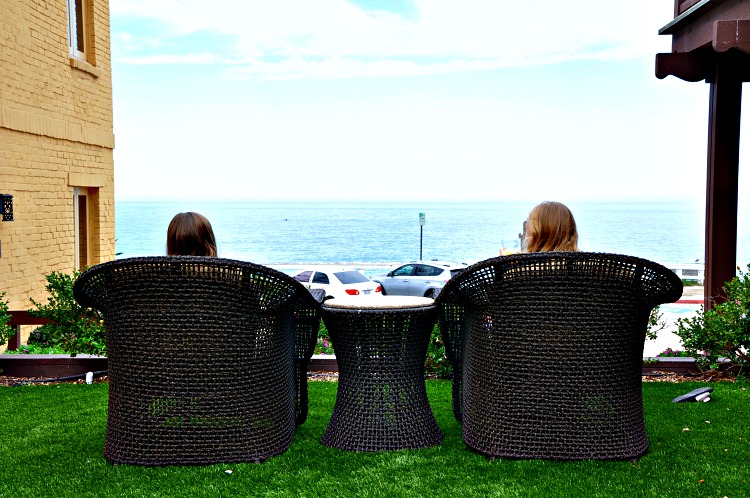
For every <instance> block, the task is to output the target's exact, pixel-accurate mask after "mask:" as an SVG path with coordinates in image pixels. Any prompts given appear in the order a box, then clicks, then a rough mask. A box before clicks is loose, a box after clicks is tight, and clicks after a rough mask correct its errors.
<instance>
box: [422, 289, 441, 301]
mask: <svg viewBox="0 0 750 498" xmlns="http://www.w3.org/2000/svg"><path fill="white" fill-rule="evenodd" d="M438 294H440V292H439V291H438V290H437V289H429V290H428V291H427V292H425V293H424V297H429V298H430V299H435V298H436V297H437V296H438Z"/></svg>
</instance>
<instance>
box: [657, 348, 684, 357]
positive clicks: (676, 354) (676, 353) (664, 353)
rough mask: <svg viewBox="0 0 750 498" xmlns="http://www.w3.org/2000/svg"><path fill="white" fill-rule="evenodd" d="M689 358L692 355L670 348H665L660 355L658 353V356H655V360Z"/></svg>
mask: <svg viewBox="0 0 750 498" xmlns="http://www.w3.org/2000/svg"><path fill="white" fill-rule="evenodd" d="M690 356H692V355H691V354H690V353H688V352H687V351H680V350H679V349H672V348H667V349H665V350H664V351H662V352H661V353H659V354H657V355H656V357H657V358H665V357H668V358H689V357H690Z"/></svg>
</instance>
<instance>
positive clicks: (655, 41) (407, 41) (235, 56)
mask: <svg viewBox="0 0 750 498" xmlns="http://www.w3.org/2000/svg"><path fill="white" fill-rule="evenodd" d="M415 3H416V4H417V12H418V15H417V16H416V17H415V18H414V19H413V20H406V19H404V18H402V17H400V16H398V15H397V14H394V13H388V12H382V11H377V12H373V11H364V10H361V9H359V8H358V7H356V6H354V5H352V4H350V3H348V2H346V1H344V0H257V1H240V0H214V1H213V2H211V3H206V2H204V1H198V0H159V1H153V0H112V1H111V10H112V15H113V16H117V17H118V18H122V19H124V20H127V19H131V18H133V19H134V20H135V21H136V23H134V25H135V24H137V20H138V19H144V18H148V19H152V20H157V21H159V22H158V23H157V25H159V26H160V31H159V32H158V33H142V34H140V35H138V36H143V37H146V38H153V37H155V36H158V37H163V38H164V39H172V38H175V39H181V38H184V37H199V36H206V35H223V36H227V37H229V38H228V39H229V40H231V43H230V45H229V46H227V45H226V44H222V45H221V50H223V51H224V52H221V53H214V54H213V55H214V57H206V55H205V54H202V55H201V56H199V57H196V56H189V57H188V60H190V61H191V62H193V63H200V62H201V61H203V62H205V63H215V62H217V61H222V62H224V63H227V64H239V67H235V68H233V69H232V70H231V71H230V74H231V75H232V76H233V77H235V78H238V77H243V78H258V79H300V78H315V79H321V78H358V77H391V76H412V75H424V74H442V73H450V72H462V71H476V70H485V69H495V68H498V67H514V66H525V65H532V64H533V65H542V64H550V63H557V62H564V61H571V60H582V59H592V60H626V59H633V58H639V57H647V56H648V57H651V56H652V54H653V53H655V52H657V51H663V50H668V43H669V38H668V37H662V38H663V39H660V38H659V37H658V35H657V30H658V28H659V27H660V26H661V25H663V24H666V22H668V21H669V20H670V19H671V3H670V2H668V1H666V0H662V1H660V2H656V1H655V0H634V1H631V2H628V3H627V4H626V6H623V7H617V8H614V7H613V2H611V1H603V0H572V1H566V2H560V1H559V0H525V1H523V2H515V1H514V2H508V1H495V0H460V1H459V0H415ZM655 4H656V5H655ZM135 36H136V35H135V34H134V33H130V34H129V37H130V39H129V43H127V44H126V43H125V42H124V41H120V38H118V37H117V36H114V40H115V43H116V44H117V43H122V45H121V48H122V51H119V50H118V51H117V53H118V54H120V55H119V56H118V57H117V61H118V62H126V63H150V62H152V61H154V60H157V61H160V63H167V62H170V61H173V62H177V63H182V62H183V61H184V58H185V57H186V54H184V53H180V54H175V53H168V52H167V53H165V52H163V51H162V50H168V49H166V48H159V47H156V48H155V49H153V50H151V49H147V46H151V47H155V43H154V42H153V40H151V41H149V42H148V43H147V44H144V45H142V46H141V47H138V45H137V44H136V43H135V42H134V41H133V37H135ZM165 46H170V47H174V44H165V43H162V44H161V47H165ZM143 50H146V51H147V54H143V53H140V52H142V51H143ZM154 50H155V51H154ZM169 50H175V49H174V48H171V49H169ZM154 56H157V57H155V58H154Z"/></svg>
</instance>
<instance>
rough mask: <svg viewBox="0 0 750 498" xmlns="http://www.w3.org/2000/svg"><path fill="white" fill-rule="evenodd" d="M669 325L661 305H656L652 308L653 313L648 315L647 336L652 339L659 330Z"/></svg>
mask: <svg viewBox="0 0 750 498" xmlns="http://www.w3.org/2000/svg"><path fill="white" fill-rule="evenodd" d="M666 327H667V322H666V320H664V316H663V315H662V313H661V310H659V307H658V306H657V307H655V308H654V309H652V310H651V314H650V315H649V316H648V328H647V329H646V338H647V339H651V340H652V341H653V340H655V339H656V337H657V336H658V335H659V331H661V330H664V329H665V328H666Z"/></svg>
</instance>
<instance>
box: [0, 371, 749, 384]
mask: <svg viewBox="0 0 750 498" xmlns="http://www.w3.org/2000/svg"><path fill="white" fill-rule="evenodd" d="M430 378H433V377H430ZM641 378H642V379H643V382H717V381H728V382H734V381H735V380H736V379H735V378H733V377H728V376H719V375H716V374H715V373H714V374H710V373H706V374H702V375H679V374H676V373H673V372H652V373H650V374H648V375H643V377H641ZM307 379H308V380H309V381H312V382H321V381H323V382H325V381H328V382H330V381H337V380H339V374H338V373H337V372H309V373H308V375H307ZM100 382H108V377H107V376H106V375H99V376H97V377H94V383H100ZM85 383H86V379H84V378H83V377H81V378H76V379H50V378H44V377H9V376H7V375H0V386H20V385H24V384H38V385H42V386H49V385H54V384H85Z"/></svg>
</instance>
